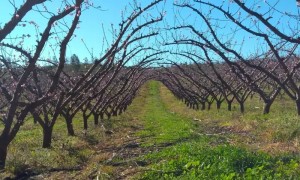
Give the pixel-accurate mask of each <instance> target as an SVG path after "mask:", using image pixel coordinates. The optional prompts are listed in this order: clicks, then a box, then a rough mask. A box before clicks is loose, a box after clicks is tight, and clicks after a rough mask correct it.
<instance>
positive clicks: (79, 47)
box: [0, 0, 300, 62]
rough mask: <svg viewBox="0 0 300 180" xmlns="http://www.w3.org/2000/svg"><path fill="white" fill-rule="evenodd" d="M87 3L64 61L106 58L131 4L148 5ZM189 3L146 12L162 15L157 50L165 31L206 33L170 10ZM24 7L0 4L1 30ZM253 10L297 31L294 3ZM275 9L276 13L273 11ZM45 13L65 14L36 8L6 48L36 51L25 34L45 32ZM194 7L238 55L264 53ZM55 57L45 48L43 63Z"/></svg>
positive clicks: (54, 6)
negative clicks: (191, 27)
mask: <svg viewBox="0 0 300 180" xmlns="http://www.w3.org/2000/svg"><path fill="white" fill-rule="evenodd" d="M87 2H89V3H90V4H91V6H90V7H88V9H85V10H83V12H82V15H81V19H80V21H81V22H80V23H79V25H78V29H76V32H75V36H74V37H73V39H72V40H71V42H70V43H69V46H68V49H67V56H68V57H70V56H71V55H72V54H77V55H78V57H79V59H80V60H81V61H82V62H83V59H84V58H85V57H87V58H88V59H89V60H90V59H91V58H92V56H94V58H97V57H99V55H100V54H103V53H104V51H105V49H106V48H107V47H105V46H108V47H109V45H110V43H111V42H112V39H113V34H112V29H113V28H115V29H118V24H119V23H120V22H121V21H122V14H123V17H127V16H128V15H129V13H130V12H131V10H132V7H133V6H134V4H141V5H143V4H146V3H148V2H146V1H130V0H124V1H117V0H104V1H101V2H100V1H91V0H87ZM187 2H189V1H187V0H175V1H174V0H166V1H165V2H164V3H160V4H158V5H157V6H156V7H155V8H153V9H152V10H151V11H150V12H149V15H150V16H151V15H153V16H156V15H157V13H158V12H159V13H163V14H164V15H165V17H164V20H163V22H162V23H158V24H156V27H152V28H161V31H160V32H161V34H160V36H158V37H157V41H156V42H153V41H151V42H149V43H154V44H155V45H156V46H158V47H160V46H161V45H163V44H164V43H166V42H165V41H166V40H167V39H168V40H170V38H171V37H172V36H173V35H174V34H173V33H174V32H172V30H170V29H169V28H171V27H176V26H178V25H184V24H194V25H195V27H198V28H206V27H204V26H203V22H201V21H202V20H201V19H199V17H197V16H195V13H193V12H191V10H190V9H187V8H178V7H177V6H174V4H184V3H187ZM22 3H23V1H19V0H17V1H16V0H10V1H1V2H0V17H1V18H0V27H3V26H4V24H5V23H6V22H7V21H8V20H9V19H10V18H11V17H12V15H13V14H14V13H15V9H14V4H15V6H16V7H19V6H20V5H21V4H22ZM246 3H250V1H247V2H246ZM192 4H193V3H192ZM220 4H223V6H228V8H229V9H230V11H231V12H236V14H235V15H236V16H241V18H244V21H249V23H248V24H249V25H250V26H253V27H255V26H260V28H261V29H262V30H266V28H264V27H263V26H262V25H259V24H255V23H256V20H255V19H251V18H247V16H245V15H244V14H242V13H240V12H239V8H237V7H236V6H235V5H234V3H232V2H231V1H230V0H223V1H220ZM251 4H252V5H253V6H255V7H256V8H255V9H256V10H257V12H262V13H263V14H265V16H270V19H269V20H270V22H272V23H274V22H276V24H277V27H278V28H279V29H282V30H283V31H284V32H289V31H291V29H298V26H299V25H298V24H299V23H298V22H299V20H298V19H294V18H293V15H298V14H299V9H300V8H299V7H297V5H296V1H295V0H285V1H270V0H255V1H251ZM70 6H71V5H70ZM274 6H275V7H276V9H274ZM45 7H46V8H47V10H49V11H50V12H54V13H55V12H57V11H61V10H62V9H63V8H66V7H62V3H61V1H56V2H51V5H49V2H46V3H44V5H39V6H36V7H35V8H34V9H35V11H32V12H31V13H29V14H28V15H26V16H25V18H24V20H23V23H21V24H20V25H19V27H17V28H15V29H14V31H13V33H12V34H11V35H10V38H11V39H6V41H8V40H9V41H10V43H11V42H13V44H15V43H16V42H19V43H20V44H22V46H23V47H26V48H29V49H34V46H35V45H36V37H32V33H29V32H32V31H36V34H39V33H40V32H41V31H42V30H43V27H44V26H43V25H44V24H45V23H46V22H47V20H46V19H47V18H48V17H49V16H47V13H44V12H42V13H40V12H37V11H43V10H44V8H45ZM195 7H197V8H198V9H201V11H205V12H207V13H208V14H209V16H210V17H211V18H212V19H215V20H216V21H218V26H219V28H218V31H219V33H220V34H221V33H223V34H224V38H228V39H230V41H231V42H232V43H236V44H237V45H236V48H241V50H242V52H244V53H245V54H247V55H249V56H251V55H252V54H253V53H254V52H257V51H258V49H261V48H263V47H262V46H261V44H260V43H258V41H259V40H258V39H257V38H256V37H250V36H247V35H245V33H244V32H242V31H239V30H236V31H234V32H235V34H232V26H231V25H232V23H231V22H227V20H228V19H226V17H224V15H222V14H220V13H219V12H211V13H210V9H209V8H208V7H205V6H202V7H200V6H199V5H195ZM232 9H234V10H232ZM151 13H152V14H151ZM287 15H288V16H287ZM290 17H292V18H290ZM153 18H154V17H153ZM296 18H297V17H296ZM70 20H71V16H70ZM201 26H203V27H201ZM289 27H291V28H289ZM176 33H178V32H176ZM291 33H292V32H291ZM23 34H24V35H25V36H26V38H24V40H23V39H22V38H20V37H21V36H22V35H23ZM27 34H30V37H27ZM189 34H190V32H188V31H186V30H183V31H182V32H181V35H183V36H189ZM176 35H178V34H176ZM226 36H227V37H226ZM53 38H55V37H53ZM58 38H59V37H58ZM104 41H107V43H103V42H104ZM245 41H247V43H244V42H245ZM158 42H159V43H158ZM48 46H49V44H48ZM52 47H53V46H52ZM160 48H161V47H160ZM164 48H168V47H164ZM177 48H179V47H177ZM261 50H262V49H261ZM16 56H17V55H16ZM54 56H57V53H54V52H53V50H51V48H47V49H45V50H44V51H43V57H44V58H53V57H54Z"/></svg>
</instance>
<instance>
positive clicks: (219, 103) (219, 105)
mask: <svg viewBox="0 0 300 180" xmlns="http://www.w3.org/2000/svg"><path fill="white" fill-rule="evenodd" d="M216 103H217V109H218V110H219V109H220V108H221V104H222V101H216Z"/></svg>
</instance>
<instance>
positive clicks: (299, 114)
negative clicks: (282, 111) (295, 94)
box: [296, 99, 300, 116]
mask: <svg viewBox="0 0 300 180" xmlns="http://www.w3.org/2000/svg"><path fill="white" fill-rule="evenodd" d="M296 105H297V113H298V116H300V99H297V100H296Z"/></svg>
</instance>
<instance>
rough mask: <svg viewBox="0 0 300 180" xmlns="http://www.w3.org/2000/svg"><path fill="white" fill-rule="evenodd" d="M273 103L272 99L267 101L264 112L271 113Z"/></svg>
mask: <svg viewBox="0 0 300 180" xmlns="http://www.w3.org/2000/svg"><path fill="white" fill-rule="evenodd" d="M272 104H273V102H272V101H268V102H265V105H264V111H263V114H269V113H270V109H271V105H272Z"/></svg>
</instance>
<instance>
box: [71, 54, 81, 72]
mask: <svg viewBox="0 0 300 180" xmlns="http://www.w3.org/2000/svg"><path fill="white" fill-rule="evenodd" d="M70 65H71V68H72V69H73V70H75V71H78V70H79V69H80V60H79V57H78V56H77V55H76V54H73V55H72V56H71V58H70Z"/></svg>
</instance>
